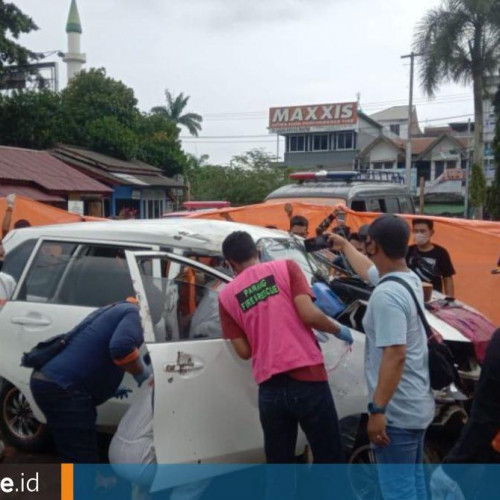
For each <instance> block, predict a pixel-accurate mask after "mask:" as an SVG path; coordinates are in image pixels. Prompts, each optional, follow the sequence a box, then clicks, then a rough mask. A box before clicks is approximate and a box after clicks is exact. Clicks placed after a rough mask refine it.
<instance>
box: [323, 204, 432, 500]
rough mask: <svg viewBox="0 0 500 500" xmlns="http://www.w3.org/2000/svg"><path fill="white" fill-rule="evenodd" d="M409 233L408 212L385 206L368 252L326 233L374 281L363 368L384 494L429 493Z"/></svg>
mask: <svg viewBox="0 0 500 500" xmlns="http://www.w3.org/2000/svg"><path fill="white" fill-rule="evenodd" d="M409 237H410V228H409V226H408V224H407V223H406V222H405V220H404V219H402V218H400V217H398V216H396V215H389V214H385V215H382V216H380V217H378V218H377V219H375V221H374V222H373V223H372V224H371V225H370V227H369V229H368V234H367V236H366V239H365V242H364V245H365V252H366V256H365V255H363V254H362V253H360V252H358V251H357V250H356V249H355V248H354V247H353V246H352V245H351V244H350V243H349V242H348V241H346V240H345V239H343V238H342V237H340V236H339V235H336V234H332V235H330V242H331V243H332V245H333V248H334V249H335V250H339V251H342V252H343V253H344V255H345V256H346V257H347V259H348V260H349V262H350V264H351V265H352V266H353V267H354V269H355V270H356V272H357V273H358V275H359V276H360V277H361V278H363V279H365V280H367V281H370V282H371V283H372V284H373V285H377V286H376V288H375V290H374V291H373V293H372V296H371V297H370V301H369V303H368V308H367V311H366V314H365V317H364V319H363V326H364V329H365V333H366V345H365V375H366V380H367V385H368V390H369V401H370V403H369V405H368V413H369V420H368V437H369V439H370V441H371V442H372V446H373V448H374V451H375V456H376V459H377V464H379V465H380V467H379V483H380V487H381V490H382V493H383V496H384V498H385V499H386V500H387V499H393V498H405V499H417V498H419V499H421V498H426V489H425V481H424V474H423V467H422V465H421V464H422V460H423V444H424V436H425V431H426V429H427V427H428V425H429V424H430V423H431V421H432V420H433V418H434V397H433V394H432V390H431V386H430V376H429V367H428V347H427V337H426V333H425V330H424V327H423V324H422V322H421V321H420V318H419V315H418V309H417V303H416V302H415V299H414V298H413V294H414V295H415V297H416V300H418V302H419V305H420V307H421V308H423V290H422V284H421V281H420V279H419V277H418V276H417V275H416V274H414V273H413V272H412V271H410V270H409V269H408V268H407V266H406V261H405V256H406V252H407V250H408V241H409ZM398 281H399V282H398ZM411 291H413V294H412V293H411ZM387 464H406V465H405V467H401V466H398V467H388V466H387Z"/></svg>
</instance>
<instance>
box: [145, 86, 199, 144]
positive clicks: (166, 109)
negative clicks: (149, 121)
mask: <svg viewBox="0 0 500 500" xmlns="http://www.w3.org/2000/svg"><path fill="white" fill-rule="evenodd" d="M165 98H166V100H167V105H166V106H156V107H154V108H153V109H151V113H152V114H156V115H161V116H165V117H166V118H168V119H170V120H171V121H172V122H173V123H175V124H176V125H183V126H184V127H186V128H187V129H188V130H189V133H190V134H191V135H194V136H195V137H197V136H198V132H199V131H201V123H202V121H203V118H202V117H201V116H200V115H198V114H197V113H186V114H183V113H184V110H185V109H186V106H187V104H188V101H189V96H185V95H184V94H183V93H182V92H181V93H180V94H179V95H178V96H177V97H174V96H173V94H172V93H171V92H170V91H169V90H168V89H166V90H165Z"/></svg>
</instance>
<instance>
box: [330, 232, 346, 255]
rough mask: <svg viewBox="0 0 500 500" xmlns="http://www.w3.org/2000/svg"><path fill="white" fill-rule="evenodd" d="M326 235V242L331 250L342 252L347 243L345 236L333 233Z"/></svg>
mask: <svg viewBox="0 0 500 500" xmlns="http://www.w3.org/2000/svg"><path fill="white" fill-rule="evenodd" d="M327 236H328V243H329V244H330V247H331V248H332V250H337V251H338V252H342V251H343V250H344V247H345V246H346V244H347V240H346V239H345V238H342V236H340V235H338V234H335V233H330V234H328V235H327Z"/></svg>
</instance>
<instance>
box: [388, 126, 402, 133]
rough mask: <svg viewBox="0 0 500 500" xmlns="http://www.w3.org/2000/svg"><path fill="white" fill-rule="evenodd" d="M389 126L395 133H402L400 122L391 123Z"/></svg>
mask: <svg viewBox="0 0 500 500" xmlns="http://www.w3.org/2000/svg"><path fill="white" fill-rule="evenodd" d="M389 128H390V130H391V132H392V133H393V134H396V135H399V134H400V133H401V126H400V125H399V124H397V125H390V126H389Z"/></svg>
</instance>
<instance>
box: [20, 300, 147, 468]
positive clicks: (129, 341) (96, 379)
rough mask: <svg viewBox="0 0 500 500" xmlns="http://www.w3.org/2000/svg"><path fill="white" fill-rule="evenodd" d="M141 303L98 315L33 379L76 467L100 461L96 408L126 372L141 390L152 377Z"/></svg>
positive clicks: (60, 444) (59, 445)
mask: <svg viewBox="0 0 500 500" xmlns="http://www.w3.org/2000/svg"><path fill="white" fill-rule="evenodd" d="M134 301H135V299H131V301H130V302H129V301H125V302H119V303H117V304H114V305H112V306H107V307H104V308H101V309H98V310H97V311H95V312H93V313H92V314H91V315H90V316H88V317H87V318H86V319H84V320H83V321H82V323H80V325H79V327H80V330H79V331H78V333H76V334H75V335H72V337H71V338H70V340H69V341H68V344H67V345H66V347H65V348H64V349H63V350H62V351H61V352H60V353H59V354H58V355H57V356H55V357H54V358H53V359H51V360H50V361H49V362H48V363H46V364H45V365H44V366H43V367H42V368H41V369H40V370H39V371H35V372H34V373H33V375H32V377H31V383H30V385H31V391H32V393H33V396H34V398H35V401H36V403H37V404H38V406H39V407H40V409H41V410H42V412H43V413H44V415H45V417H46V419H47V426H48V428H49V429H50V431H51V433H52V435H53V438H54V441H55V445H56V449H57V452H58V454H59V455H60V457H61V459H62V460H64V461H67V462H70V463H96V462H98V461H99V454H98V448H97V435H96V430H95V425H96V416H97V412H96V407H97V406H99V405H101V404H102V403H104V402H105V401H107V400H108V399H110V398H112V397H120V396H121V397H123V396H126V391H124V390H121V391H120V390H119V386H120V384H121V381H122V379H123V376H124V374H125V372H128V373H130V374H132V375H133V377H134V379H135V380H136V382H137V385H138V386H139V387H140V386H141V384H142V383H143V382H144V381H145V380H147V379H148V378H149V377H150V376H151V369H150V367H149V366H148V365H146V364H145V363H144V362H143V360H142V358H141V356H140V354H139V348H140V346H141V345H142V343H143V342H144V337H143V330H142V326H141V319H140V316H139V308H138V306H137V303H136V301H135V303H134Z"/></svg>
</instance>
